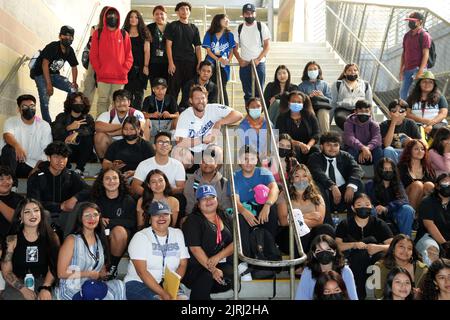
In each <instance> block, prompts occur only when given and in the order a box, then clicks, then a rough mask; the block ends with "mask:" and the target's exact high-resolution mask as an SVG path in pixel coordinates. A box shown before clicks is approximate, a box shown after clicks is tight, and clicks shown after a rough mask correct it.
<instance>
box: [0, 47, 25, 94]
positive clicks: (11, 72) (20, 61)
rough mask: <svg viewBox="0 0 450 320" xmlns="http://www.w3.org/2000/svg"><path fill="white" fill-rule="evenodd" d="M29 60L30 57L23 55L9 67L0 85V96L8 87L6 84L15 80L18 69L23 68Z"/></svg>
mask: <svg viewBox="0 0 450 320" xmlns="http://www.w3.org/2000/svg"><path fill="white" fill-rule="evenodd" d="M28 60H30V57H28V56H27V55H26V54H24V55H23V56H22V57H20V58H17V61H16V63H14V65H13V66H12V67H11V69H10V70H9V72H8V74H7V75H6V77H5V79H3V81H2V83H1V84H0V96H1V95H2V94H3V91H4V90H5V88H6V87H7V86H8V84H9V83H10V82H11V80H12V79H14V78H15V76H16V74H17V72H18V71H19V69H20V68H21V67H22V66H23V64H24V63H25V62H27V61H28Z"/></svg>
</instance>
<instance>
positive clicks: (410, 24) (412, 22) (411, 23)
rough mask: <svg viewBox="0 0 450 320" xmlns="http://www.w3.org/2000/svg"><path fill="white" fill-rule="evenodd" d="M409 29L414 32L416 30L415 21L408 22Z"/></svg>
mask: <svg viewBox="0 0 450 320" xmlns="http://www.w3.org/2000/svg"><path fill="white" fill-rule="evenodd" d="M408 27H409V28H410V29H411V30H414V29H415V28H416V22H415V21H409V22H408Z"/></svg>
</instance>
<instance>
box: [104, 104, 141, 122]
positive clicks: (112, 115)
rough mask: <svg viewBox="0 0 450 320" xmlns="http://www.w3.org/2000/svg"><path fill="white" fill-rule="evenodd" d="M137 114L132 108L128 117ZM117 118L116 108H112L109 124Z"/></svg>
mask: <svg viewBox="0 0 450 320" xmlns="http://www.w3.org/2000/svg"><path fill="white" fill-rule="evenodd" d="M135 112H136V109H135V108H132V107H130V109H129V110H128V117H131V116H134V113H135ZM115 117H116V108H112V109H111V110H110V111H109V123H112V121H113V119H114V118H115Z"/></svg>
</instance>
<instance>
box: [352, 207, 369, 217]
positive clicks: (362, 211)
mask: <svg viewBox="0 0 450 320" xmlns="http://www.w3.org/2000/svg"><path fill="white" fill-rule="evenodd" d="M355 212H356V215H357V216H358V217H360V218H361V219H366V218H368V217H369V216H370V213H371V212H372V208H356V209H355Z"/></svg>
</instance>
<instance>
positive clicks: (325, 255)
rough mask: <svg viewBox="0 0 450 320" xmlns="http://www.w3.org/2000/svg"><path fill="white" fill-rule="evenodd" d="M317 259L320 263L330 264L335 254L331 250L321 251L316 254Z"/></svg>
mask: <svg viewBox="0 0 450 320" xmlns="http://www.w3.org/2000/svg"><path fill="white" fill-rule="evenodd" d="M315 255H316V259H317V261H319V263H320V264H323V265H325V264H329V263H331V262H332V261H333V259H334V254H333V253H332V252H330V251H321V252H318V253H316V254H315Z"/></svg>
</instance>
